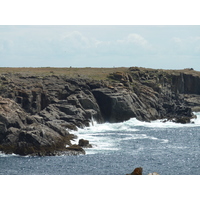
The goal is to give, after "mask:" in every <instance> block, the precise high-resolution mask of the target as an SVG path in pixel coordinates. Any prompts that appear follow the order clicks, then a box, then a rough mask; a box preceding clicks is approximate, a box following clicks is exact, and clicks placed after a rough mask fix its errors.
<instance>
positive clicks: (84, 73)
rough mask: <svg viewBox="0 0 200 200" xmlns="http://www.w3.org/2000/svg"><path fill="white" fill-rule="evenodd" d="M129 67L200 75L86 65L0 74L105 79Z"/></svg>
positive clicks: (5, 70)
mask: <svg viewBox="0 0 200 200" xmlns="http://www.w3.org/2000/svg"><path fill="white" fill-rule="evenodd" d="M129 69H137V70H139V71H141V72H143V73H148V72H153V71H156V72H161V71H163V72H165V73H169V74H179V73H186V74H192V75H195V76H200V72H199V71H195V70H193V69H190V68H188V69H182V70H163V69H151V68H142V67H131V68H129V67H116V68H115V67H113V68H103V67H102V68H93V67H84V68H76V67H71V68H70V67H66V68H64V67H63V68H59V67H38V68H34V67H20V68H14V67H0V74H5V73H13V74H16V73H20V74H22V75H35V76H48V75H66V76H68V77H75V78H76V77H82V78H92V79H95V80H105V79H106V78H107V77H108V75H109V74H111V73H115V72H128V71H129Z"/></svg>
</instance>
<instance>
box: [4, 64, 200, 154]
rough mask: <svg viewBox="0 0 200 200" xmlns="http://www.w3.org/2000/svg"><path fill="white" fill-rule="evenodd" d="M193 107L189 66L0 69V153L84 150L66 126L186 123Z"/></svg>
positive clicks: (199, 80)
mask: <svg viewBox="0 0 200 200" xmlns="http://www.w3.org/2000/svg"><path fill="white" fill-rule="evenodd" d="M88 70H91V69H90V68H88ZM193 111H200V72H196V71H194V70H192V69H185V70H179V71H178V70H154V69H145V68H138V67H131V68H126V69H123V70H120V69H119V71H116V69H115V71H114V70H113V72H111V73H109V74H108V76H106V77H105V78H104V79H102V78H101V79H100V78H99V80H98V78H95V79H94V78H92V77H86V76H81V74H79V75H78V76H76V77H72V76H68V75H67V74H63V75H56V74H53V73H49V74H47V75H41V74H39V73H38V74H34V73H28V74H24V73H11V72H9V73H1V74H0V151H2V152H4V153H15V154H19V155H34V156H35V155H37V156H46V155H48V156H51V155H61V154H65V155H77V154H85V151H84V146H81V145H78V144H77V145H72V143H71V141H73V140H74V139H75V138H76V136H75V135H73V134H70V133H69V130H76V129H77V127H85V126H88V125H89V122H90V121H91V119H92V118H93V119H95V120H96V121H97V122H99V123H104V122H110V123H114V122H122V121H125V120H128V119H130V118H133V117H135V118H137V119H138V120H141V121H148V122H150V121H152V120H156V119H165V120H172V121H174V122H177V123H190V120H191V119H192V118H194V117H195V116H194V115H193V113H192V112H193ZM87 144H88V143H87ZM66 146H67V147H66Z"/></svg>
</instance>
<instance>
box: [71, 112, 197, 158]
mask: <svg viewBox="0 0 200 200" xmlns="http://www.w3.org/2000/svg"><path fill="white" fill-rule="evenodd" d="M194 114H195V115H196V116H197V118H196V119H193V120H192V123H189V124H178V123H174V122H171V121H167V122H163V121H164V120H155V121H152V122H142V121H139V120H137V119H136V118H131V119H130V120H128V121H125V122H121V123H104V124H98V123H97V122H96V121H94V120H92V121H91V123H90V126H89V127H85V128H83V129H81V128H78V131H72V133H73V134H75V135H77V136H78V138H77V139H76V140H75V141H74V142H75V144H77V143H78V140H79V139H82V138H83V139H86V140H89V142H90V143H91V144H92V145H93V148H91V149H89V148H88V149H85V150H86V153H87V154H95V153H99V152H101V153H102V152H103V153H106V152H110V151H118V150H119V149H120V145H119V143H120V141H126V140H127V141H128V140H143V139H148V140H154V141H157V142H160V143H168V140H167V139H161V138H157V137H153V136H150V135H148V134H147V133H146V132H141V130H142V129H145V130H148V129H169V128H184V127H197V126H200V113H194ZM144 133H145V134H144Z"/></svg>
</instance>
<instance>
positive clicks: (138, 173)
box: [127, 167, 143, 175]
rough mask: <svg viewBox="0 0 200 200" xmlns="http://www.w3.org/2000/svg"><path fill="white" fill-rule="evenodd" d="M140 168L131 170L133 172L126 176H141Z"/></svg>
mask: <svg viewBox="0 0 200 200" xmlns="http://www.w3.org/2000/svg"><path fill="white" fill-rule="evenodd" d="M142 171H143V169H142V167H137V168H135V169H134V170H133V172H132V173H131V174H127V175H142Z"/></svg>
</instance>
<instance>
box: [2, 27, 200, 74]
mask: <svg viewBox="0 0 200 200" xmlns="http://www.w3.org/2000/svg"><path fill="white" fill-rule="evenodd" d="M70 66H72V67H131V66H138V67H146V68H156V69H158V68H159V69H160V68H161V69H183V68H194V69H195V70H199V71H200V26H199V25H171V26H170V25H1V26H0V67H70Z"/></svg>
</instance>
